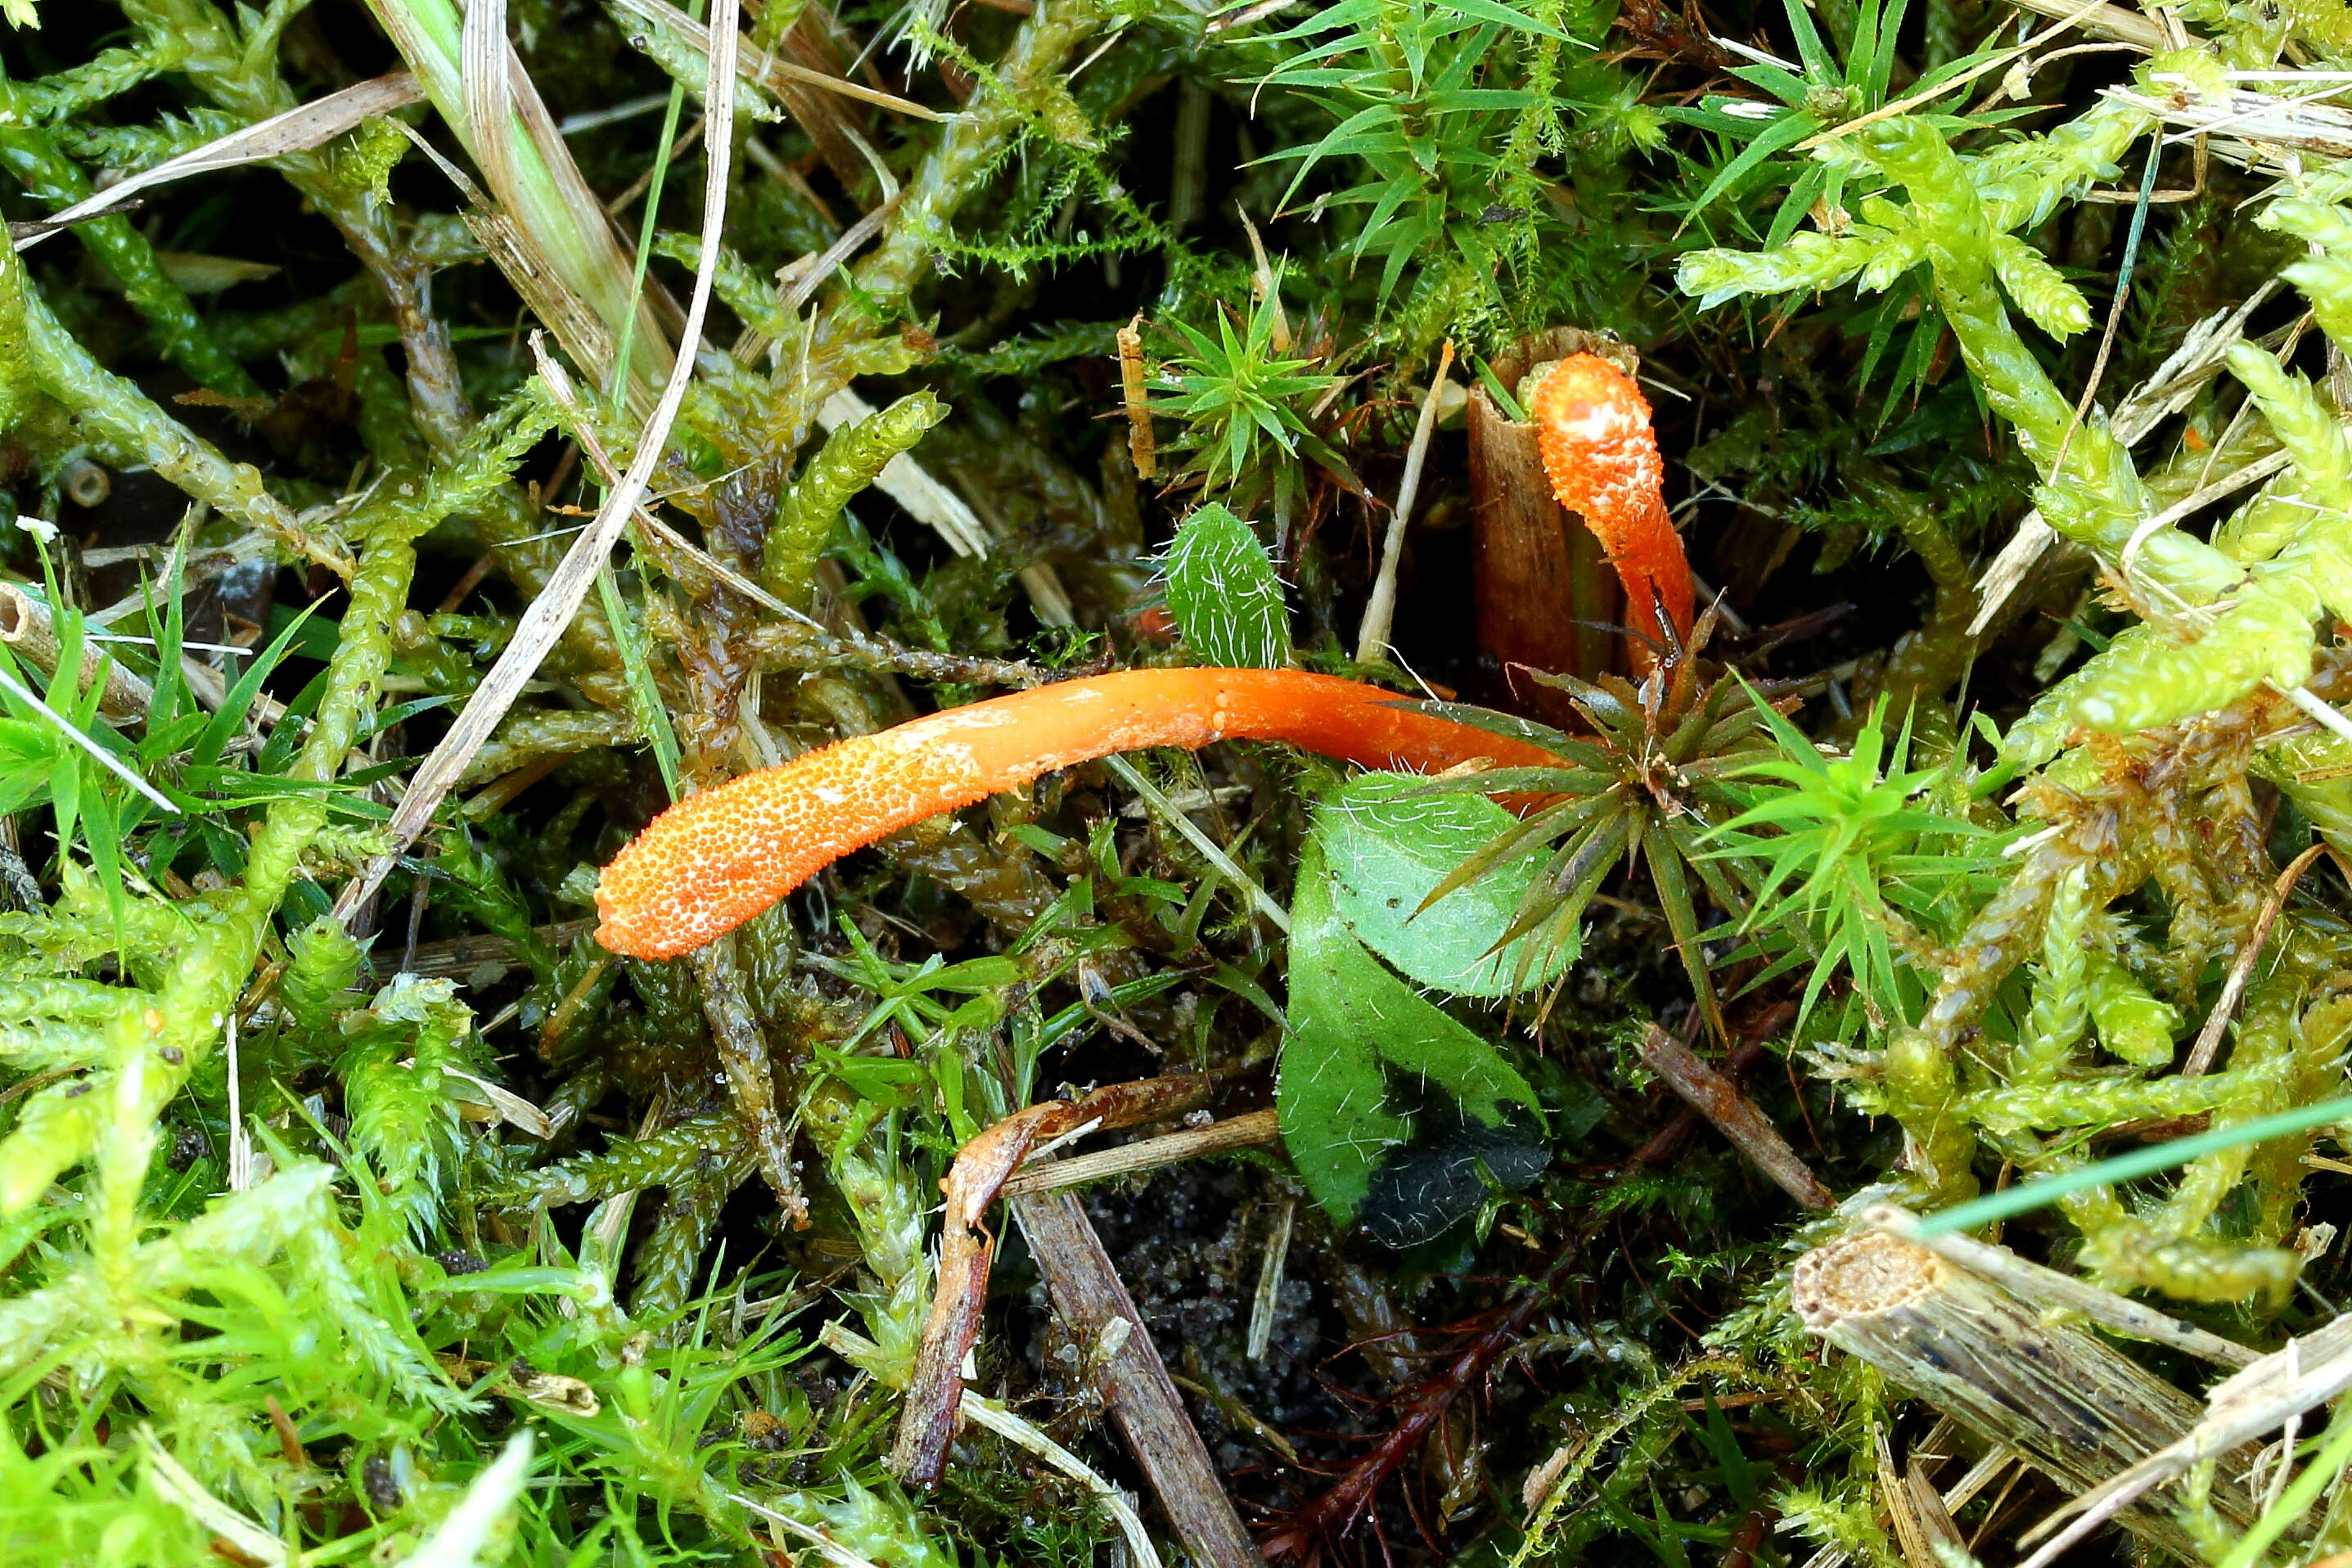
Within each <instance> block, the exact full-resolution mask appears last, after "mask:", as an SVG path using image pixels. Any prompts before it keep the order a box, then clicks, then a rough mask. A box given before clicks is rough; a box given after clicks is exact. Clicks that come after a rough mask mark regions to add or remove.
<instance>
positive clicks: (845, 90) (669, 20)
mask: <svg viewBox="0 0 2352 1568" xmlns="http://www.w3.org/2000/svg"><path fill="white" fill-rule="evenodd" d="M611 4H612V7H613V9H614V10H615V11H617V12H619V13H620V14H621V15H623V16H635V17H636V18H637V19H638V20H639V21H642V22H645V23H646V24H647V25H649V26H656V27H659V28H661V29H662V30H663V31H664V32H666V33H668V34H669V35H670V36H672V37H675V38H677V39H678V40H679V41H680V42H682V43H684V44H685V45H686V47H688V48H689V49H691V50H693V51H694V52H695V53H696V54H698V55H700V56H702V57H703V58H705V59H709V58H710V29H709V28H708V27H706V26H703V25H702V24H701V23H700V22H698V21H696V20H695V19H694V18H693V17H691V16H688V15H687V14H686V13H685V12H683V11H681V10H679V9H678V8H677V6H675V5H666V4H664V3H663V0H611ZM735 74H736V76H737V77H738V78H739V79H741V80H743V81H747V82H749V83H751V85H752V86H754V87H760V88H771V89H772V88H773V87H774V86H775V79H777V78H779V77H781V78H783V79H786V80H790V81H796V82H802V83H804V84H806V85H807V86H810V87H814V88H818V89H823V90H824V91H826V92H830V93H834V94H836V95H837V96H839V97H842V98H854V99H856V100H858V101H859V102H861V103H871V104H874V105H875V106H877V108H881V109H887V110H890V111H891V112H892V113H893V114H903V115H906V116H907V117H908V119H910V120H929V121H944V120H946V119H947V118H948V117H947V116H946V115H944V114H941V113H940V111H939V110H935V109H930V108H927V107H925V106H924V105H922V104H919V103H917V102H915V101H914V100H912V99H906V98H900V97H898V95H897V94H896V93H889V92H884V91H882V90H881V89H879V88H871V87H867V86H866V84H865V83H863V82H855V81H848V80H845V79H843V78H840V77H837V76H828V75H826V74H825V73H824V71H820V70H811V69H810V68H808V67H806V66H798V65H794V64H793V63H792V62H791V61H790V60H780V59H777V58H773V57H772V56H770V55H761V57H759V58H754V59H747V58H742V57H741V56H740V53H739V55H738V58H737V60H736V68H735ZM714 80H715V78H714Z"/></svg>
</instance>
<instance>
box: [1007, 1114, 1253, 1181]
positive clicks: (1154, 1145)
mask: <svg viewBox="0 0 2352 1568" xmlns="http://www.w3.org/2000/svg"><path fill="white" fill-rule="evenodd" d="M1281 1136H1282V1130H1281V1128H1280V1127H1278V1126H1276V1123H1275V1117H1274V1112H1273V1111H1271V1110H1253V1111H1249V1112H1247V1113H1246V1114H1244V1115H1241V1116H1229V1117H1227V1118H1226V1119H1225V1120H1224V1121H1212V1122H1210V1123H1209V1124H1208V1125H1207V1126H1206V1127H1188V1128H1186V1129H1185V1130H1184V1131H1181V1132H1171V1133H1169V1134H1167V1135H1166V1136H1165V1137H1161V1138H1144V1139H1139V1140H1138V1141H1137V1142H1133V1143H1122V1144H1120V1145H1119V1146H1118V1148H1116V1149H1097V1150H1096V1151H1095V1152H1093V1153H1091V1154H1077V1155H1073V1156H1072V1157H1071V1158H1069V1159H1066V1160H1055V1161H1051V1162H1045V1161H1033V1163H1030V1164H1027V1165H1024V1166H1023V1167H1022V1168H1021V1169H1020V1170H1019V1171H1016V1172H1014V1173H1013V1176H1012V1178H1011V1179H1010V1180H1008V1181H1007V1182H1006V1183H1005V1184H1004V1187H1003V1195H1004V1196H1006V1197H1008V1198H1025V1197H1029V1196H1031V1195H1033V1194H1037V1193H1050V1192H1053V1191H1054V1190H1055V1189H1056V1188H1059V1187H1076V1186H1081V1185H1083V1184H1086V1183H1087V1182H1101V1181H1108V1179H1109V1178H1111V1177H1113V1176H1131V1175H1134V1174H1135V1173H1138V1172H1139V1171H1156V1170H1158V1169H1159V1168H1160V1166H1162V1165H1173V1164H1177V1163H1181V1162H1183V1161H1186V1160H1202V1159H1206V1158H1207V1157H1209V1156H1210V1155H1212V1154H1231V1153H1233V1152H1235V1151H1237V1150H1241V1149H1263V1148H1265V1146H1266V1145H1268V1144H1270V1143H1273V1142H1276V1141H1277V1140H1279V1139H1280V1138H1281Z"/></svg>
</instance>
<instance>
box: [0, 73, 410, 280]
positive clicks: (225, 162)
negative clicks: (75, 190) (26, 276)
mask: <svg viewBox="0 0 2352 1568" xmlns="http://www.w3.org/2000/svg"><path fill="white" fill-rule="evenodd" d="M424 96H425V92H424V89H421V88H419V87H418V86H417V85H416V79H415V77H413V76H411V75H409V74H408V72H406V71H394V72H393V73H392V74H390V75H389V76H380V77H375V78H373V79H370V80H367V81H362V82H353V83H352V85H351V86H349V87H347V88H344V89H342V90H341V91H340V92H331V93H329V94H327V96H326V97H324V98H316V99H312V100H310V102H308V103H306V104H303V105H301V106H300V107H299V108H296V109H289V110H287V111H286V112H285V113H283V114H273V115H271V116H270V117H269V118H268V119H267V120H264V121H257V123H255V124H252V125H248V126H247V127H245V128H244V129H243V130H241V131H232V132H229V133H228V134H227V135H226V136H222V137H218V138H216V139H215V140H213V141H210V142H205V144H204V145H203V146H201V147H198V148H195V149H194V150H193V151H190V152H186V153H181V154H180V155H179V156H178V157H176V158H173V159H170V160H168V161H166V162H164V163H158V164H156V165H155V166H154V167H153V168H152V169H148V170H144V171H142V173H139V174H133V175H131V177H130V178H128V179H124V180H118V181H116V182H115V183H114V184H111V185H109V186H108V187H107V188H106V189H104V190H103V191H100V192H99V193H98V194H97V195H93V196H90V197H88V198H87V199H85V200H82V201H79V202H76V203H75V204H74V205H71V206H69V207H68V208H66V209H65V210H64V211H63V212H60V213H53V214H51V215H50V216H48V217H47V218H45V219H43V220H42V223H41V225H40V227H39V230H38V232H37V233H34V234H30V235H26V236H25V237H22V238H19V239H18V240H17V241H16V248H17V249H18V250H19V251H26V250H30V249H32V248H33V247H35V246H36V245H38V244H39V243H40V242H41V241H43V240H45V239H47V238H48V237H49V236H50V235H52V234H55V233H56V232H57V231H58V230H59V229H61V228H65V227H68V226H71V225H73V224H77V223H79V222H81V221H82V220H83V219H85V218H92V217H101V216H105V215H106V214H107V213H108V212H110V211H115V210H119V209H120V208H121V206H122V204H123V203H125V202H126V201H128V200H129V199H130V198H131V197H132V196H134V195H137V194H138V193H140V192H141V191H144V190H152V188H154V187H155V186H157V185H162V184H170V183H171V182H172V181H173V180H184V179H186V178H187V177H188V176H189V175H191V174H211V173H213V172H214V171H215V170H217V169H234V168H236V167H238V166H240V165H242V164H246V163H259V162H261V161H262V160H263V159H265V158H279V157H283V156H285V155H286V154H287V153H307V152H309V151H310V150H311V149H312V148H314V147H321V146H324V145H325V144H326V143H328V142H331V141H333V140H334V139H335V138H336V137H338V136H341V134H342V133H343V132H346V131H349V130H350V129H352V127H353V126H355V125H358V124H361V123H362V122H364V121H370V120H373V119H374V118H375V117H376V116H378V115H380V114H389V113H391V112H392V111H393V110H395V109H399V108H402V107H404V106H405V105H408V104H411V103H415V102H416V101H417V100H420V99H422V98H423V97H424Z"/></svg>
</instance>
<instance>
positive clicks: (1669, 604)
mask: <svg viewBox="0 0 2352 1568" xmlns="http://www.w3.org/2000/svg"><path fill="white" fill-rule="evenodd" d="M1528 414H1529V416H1531V417H1532V418H1533V419H1534V421H1535V424H1536V428H1537V434H1538V442H1539V444H1540V445H1541V447H1542V448H1543V460H1544V471H1545V472H1546V473H1548V474H1549V475H1550V476H1551V488H1552V493H1553V494H1554V495H1556V496H1558V497H1559V504H1560V505H1562V506H1564V507H1566V508H1567V509H1568V510H1570V511H1572V512H1576V513H1578V514H1579V515H1580V516H1581V517H1582V518H1583V519H1584V521H1585V525H1586V526H1587V527H1589V528H1591V530H1592V536H1593V537H1594V538H1595V539H1598V540H1599V541H1600V542H1601V549H1603V550H1604V551H1606V552H1608V553H1609V561H1610V563H1611V564H1612V565H1613V566H1615V567H1616V568H1617V575H1618V577H1619V578H1620V579H1621V580H1622V582H1623V583H1624V584H1625V594H1626V596H1627V598H1628V599H1629V600H1631V601H1632V605H1633V626H1634V629H1635V630H1636V631H1639V632H1643V633H1645V634H1646V633H1650V632H1653V631H1654V626H1655V622H1654V618H1653V617H1654V615H1655V613H1656V612H1655V611H1654V609H1653V608H1652V606H1653V605H1663V606H1664V611H1665V615H1666V617H1667V619H1668V620H1669V621H1671V622H1672V623H1673V625H1674V628H1675V636H1677V637H1687V636H1688V635H1689V633H1690V628H1691V597H1692V595H1691V575H1690V563H1689V562H1688V561H1687V560H1686V559H1685V556H1684V554H1683V542H1682V540H1681V539H1680V538H1679V537H1678V536H1677V535H1676V534H1675V525H1674V521H1673V520H1672V519H1671V518H1669V517H1668V516H1667V515H1666V500H1665V464H1664V461H1663V460H1661V459H1660V458H1659V456H1658V437H1657V434H1656V432H1655V431H1654V430H1653V429H1652V428H1651V426H1650V404H1649V400H1648V399H1647V398H1644V397H1643V395H1642V389H1641V388H1640V387H1638V386H1636V385H1634V384H1633V378H1632V377H1631V376H1628V375H1627V374H1625V373H1624V372H1623V371H1622V370H1619V369H1618V368H1617V367H1616V366H1615V365H1613V364H1611V363H1609V362H1608V361H1607V360H1605V359H1602V358H1601V357H1600V356H1599V355H1598V354H1589V353H1585V354H1574V355H1571V356H1570V357H1569V358H1567V359H1564V360H1561V361H1560V362H1559V363H1558V364H1556V365H1554V366H1553V367H1552V368H1551V370H1550V372H1549V374H1546V375H1545V376H1544V378H1543V379H1542V380H1541V381H1540V382H1538V383H1537V384H1536V388H1535V392H1534V394H1533V396H1532V399H1531V401H1530V403H1529V405H1528Z"/></svg>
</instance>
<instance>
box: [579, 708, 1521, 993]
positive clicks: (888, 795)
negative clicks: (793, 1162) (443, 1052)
mask: <svg viewBox="0 0 2352 1568" xmlns="http://www.w3.org/2000/svg"><path fill="white" fill-rule="evenodd" d="M1403 700H1405V699H1402V698H1400V697H1399V696H1398V694H1397V693H1395V692H1393V691H1385V690H1382V689H1381V688H1379V687H1377V686H1366V685H1363V684H1361V683H1360V682H1358V681H1353V680H1341V679H1337V678H1336V677H1333V676H1328V675H1310V674H1307V673H1306V672H1304V671H1300V670H1289V669H1137V670H1129V671H1126V672H1124V673H1121V674H1117V675H1101V676H1095V677H1092V678H1090V679H1084V680H1069V681H1064V682H1061V683H1060V684H1058V685H1054V686H1041V687H1038V688H1036V689H1033V690H1029V691H1018V692H1014V693H1013V694H1012V695H1010V696H1006V697H998V698H993V699H991V700H988V701H986V702H975V703H972V704H971V705H970V706H969V707H964V708H951V709H949V710H947V711H945V712H941V713H933V714H930V715H929V716H927V717H925V718H921V719H917V720H914V721H911V722H908V723H905V724H901V725H898V727H897V728H895V729H890V730H885V731H881V732H880V733H879V734H874V735H857V736H853V737H851V738H850V739H848V740H845V741H841V742H836V743H835V744H833V745H830V746H827V747H825V748H824V749H823V750H822V751H815V752H810V753H809V754H808V755H806V756H804V757H800V758H797V759H795V760H794V761H793V762H791V763H786V764H785V765H783V766H782V767H779V768H765V769H762V770H761V771H760V772H758V773H746V774H745V775H744V776H743V777H741V778H739V779H734V780H731V781H730V782H729V783H727V784H721V785H719V787H718V788H716V789H711V790H706V791H704V792H703V793H702V794H700V795H690V796H688V798H687V799H685V800H682V801H680V802H678V803H677V805H673V806H671V807H670V808H669V809H668V810H667V811H665V812H663V813H662V814H661V816H657V817H656V818H655V819H654V821H653V822H652V824H651V825H649V826H647V827H646V830H645V832H643V833H642V834H640V835H638V836H637V837H636V839H635V841H634V842H632V843H631V844H630V845H629V846H628V847H626V848H625V849H623V850H622V851H621V853H620V854H619V855H617V856H615V857H614V860H613V863H612V864H611V865H609V866H607V867H605V868H604V874H603V876H602V877H600V878H599V879H597V883H596V909H597V912H598V914H599V915H600V916H602V917H603V918H602V922H601V923H600V924H599V925H598V927H597V930H596V940H597V941H598V942H603V943H604V946H606V947H607V948H609V949H611V950H612V951H613V952H618V953H624V954H625V955H627V956H629V957H631V958H646V959H656V958H675V957H677V955H678V954H680V953H683V952H691V951H692V950H694V949H695V948H698V947H700V946H702V945H703V944H704V943H706V942H710V941H712V940H714V939H715V938H717V937H719V936H722V935H724V934H725V933H726V932H728V931H732V930H734V929H735V928H736V927H737V926H739V925H741V924H742V923H743V922H744V921H748V920H750V919H751V917H752V916H754V915H757V914H758V913H760V912H761V910H765V909H767V908H768V907H769V906H770V905H772V904H773V903H774V902H775V901H776V900H779V899H781V898H782V897H783V896H784V895H785V894H787V893H789V892H791V891H792V890H793V889H794V888H797V887H799V886H800V885H801V884H802V883H803V882H804V881H806V880H808V879H809V878H811V877H813V876H814V875H815V874H816V873H817V872H818V871H820V870H823V869H824V868H825V867H826V866H828V865H830V864H832V863H833V862H834V861H835V860H836V859H838V858H841V857H842V856H844V855H846V854H848V853H849V852H850V851H851V850H853V849H856V848H859V847H862V846H865V845H867V844H871V843H872V842H874V840H876V839H877V838H880V837H883V836H884V835H886V834H890V833H895V832H897V831H898V829H900V828H902V827H908V826H913V825H914V824H916V823H918V822H920V821H922V820H923V819H924V818H925V817H929V816H938V815H939V814H940V812H943V811H953V810H956V809H957V808H958V807H960V806H966V805H971V804H972V803H973V802H975V801H978V800H983V799H985V798H987V797H988V796H989V795H994V794H996V793H998V792H999V791H1001V790H1007V789H1013V788H1016V787H1018V786H1020V785H1022V784H1027V783H1028V782H1029V781H1030V780H1032V779H1034V778H1036V777H1037V776H1038V775H1039V774H1041V773H1049V772H1051V771H1052V770H1054V769H1055V768H1066V767H1069V766H1072V765H1073V764H1075V763H1083V762H1090V761H1092V760H1094V759H1095V758H1097V757H1103V756H1108V755H1110V754H1111V753H1112V752H1131V751H1136V750H1138V749H1140V748H1142V747H1146V746H1181V747H1183V748H1185V749H1186V750H1197V749H1199V748H1200V747H1202V746H1206V745H1209V744H1212V743H1213V742H1218V741H1228V740H1249V741H1285V742H1289V743H1290V744H1292V745H1295V746H1298V747H1302V748H1304V749H1305V750H1307V751H1310V752H1319V753H1320V754H1322V755H1324V756H1327V757H1336V758H1339V759H1341V760H1343V761H1347V762H1352V763H1360V764H1361V765H1363V766H1366V767H1378V768H1391V767H1393V768H1412V769H1429V770H1434V769H1439V768H1449V767H1453V766H1454V765H1456V764H1457V763H1467V762H1474V761H1478V760H1481V759H1483V760H1485V761H1486V762H1489V763H1495V764H1497V765H1501V766H1510V767H1529V766H1558V765H1559V758H1558V757H1556V756H1554V755H1553V754H1552V753H1551V752H1547V751H1545V750H1543V749H1542V748H1541V747H1539V746H1535V745H1532V744H1529V743H1528V742H1524V741H1514V740H1511V739H1508V738H1507V737H1505V736H1501V735H1494V734H1489V733H1487V732H1486V731H1483V730H1475V729H1473V728H1471V727H1470V726H1468V725H1466V724H1457V723H1454V722H1453V721H1451V720H1446V719H1441V718H1438V717H1436V716H1435V715H1433V714H1429V713H1422V712H1416V711H1413V710H1410V709H1405V708H1400V707H1397V706H1395V704H1397V703H1398V702H1400V701H1403Z"/></svg>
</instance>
